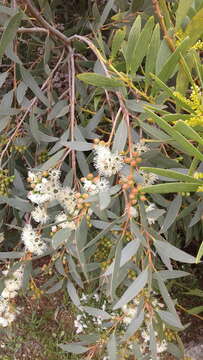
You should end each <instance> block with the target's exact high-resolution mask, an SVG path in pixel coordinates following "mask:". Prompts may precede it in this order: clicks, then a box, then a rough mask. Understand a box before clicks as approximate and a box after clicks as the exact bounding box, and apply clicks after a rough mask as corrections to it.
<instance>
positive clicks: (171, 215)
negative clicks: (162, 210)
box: [160, 195, 182, 234]
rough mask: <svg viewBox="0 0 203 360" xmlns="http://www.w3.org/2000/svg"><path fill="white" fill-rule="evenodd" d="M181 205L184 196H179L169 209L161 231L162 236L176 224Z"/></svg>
mask: <svg viewBox="0 0 203 360" xmlns="http://www.w3.org/2000/svg"><path fill="white" fill-rule="evenodd" d="M181 204H182V196H181V195H177V196H176V197H175V199H174V200H173V201H172V202H171V204H170V206H169V208H168V211H167V214H166V217H165V219H164V223H163V225H162V227H161V230H160V234H161V233H164V232H166V231H167V230H168V229H169V228H170V226H171V225H172V224H173V223H174V222H175V220H176V217H177V215H178V213H179V210H180V207H181Z"/></svg>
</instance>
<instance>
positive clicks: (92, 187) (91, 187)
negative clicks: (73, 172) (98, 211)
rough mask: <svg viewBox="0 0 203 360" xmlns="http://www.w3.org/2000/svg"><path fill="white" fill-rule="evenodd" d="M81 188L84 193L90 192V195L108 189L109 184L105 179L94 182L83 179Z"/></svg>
mask: <svg viewBox="0 0 203 360" xmlns="http://www.w3.org/2000/svg"><path fill="white" fill-rule="evenodd" d="M83 187H84V190H85V191H86V192H90V193H91V194H92V195H94V194H97V193H98V192H99V191H104V190H108V189H109V182H108V180H106V179H105V178H101V179H100V180H99V179H98V180H97V181H96V182H93V181H91V180H87V179H84V180H83Z"/></svg>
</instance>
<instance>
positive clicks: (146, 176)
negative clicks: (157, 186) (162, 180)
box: [140, 170, 159, 186]
mask: <svg viewBox="0 0 203 360" xmlns="http://www.w3.org/2000/svg"><path fill="white" fill-rule="evenodd" d="M140 175H141V176H142V177H143V184H142V185H144V186H147V185H153V184H154V183H155V182H156V181H158V180H159V177H158V175H156V174H153V173H146V172H144V171H142V170H141V171H140Z"/></svg>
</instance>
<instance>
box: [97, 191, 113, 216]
mask: <svg viewBox="0 0 203 360" xmlns="http://www.w3.org/2000/svg"><path fill="white" fill-rule="evenodd" d="M110 202H111V195H110V193H109V189H108V190H103V191H99V207H100V210H101V211H102V210H104V209H106V208H107V207H108V206H109V204H110Z"/></svg>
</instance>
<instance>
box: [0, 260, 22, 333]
mask: <svg viewBox="0 0 203 360" xmlns="http://www.w3.org/2000/svg"><path fill="white" fill-rule="evenodd" d="M23 273H24V271H23V267H20V268H18V269H17V270H16V271H14V272H13V273H12V274H11V275H10V276H9V270H4V271H3V275H4V276H5V280H4V285H5V287H4V289H3V291H2V293H1V296H0V326H2V327H7V326H9V325H10V324H11V323H12V322H13V321H14V320H15V318H16V315H17V314H18V312H19V310H18V308H14V306H13V305H12V303H11V301H12V299H13V298H14V297H16V296H17V295H18V291H19V290H20V288H21V287H22V282H23Z"/></svg>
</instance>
